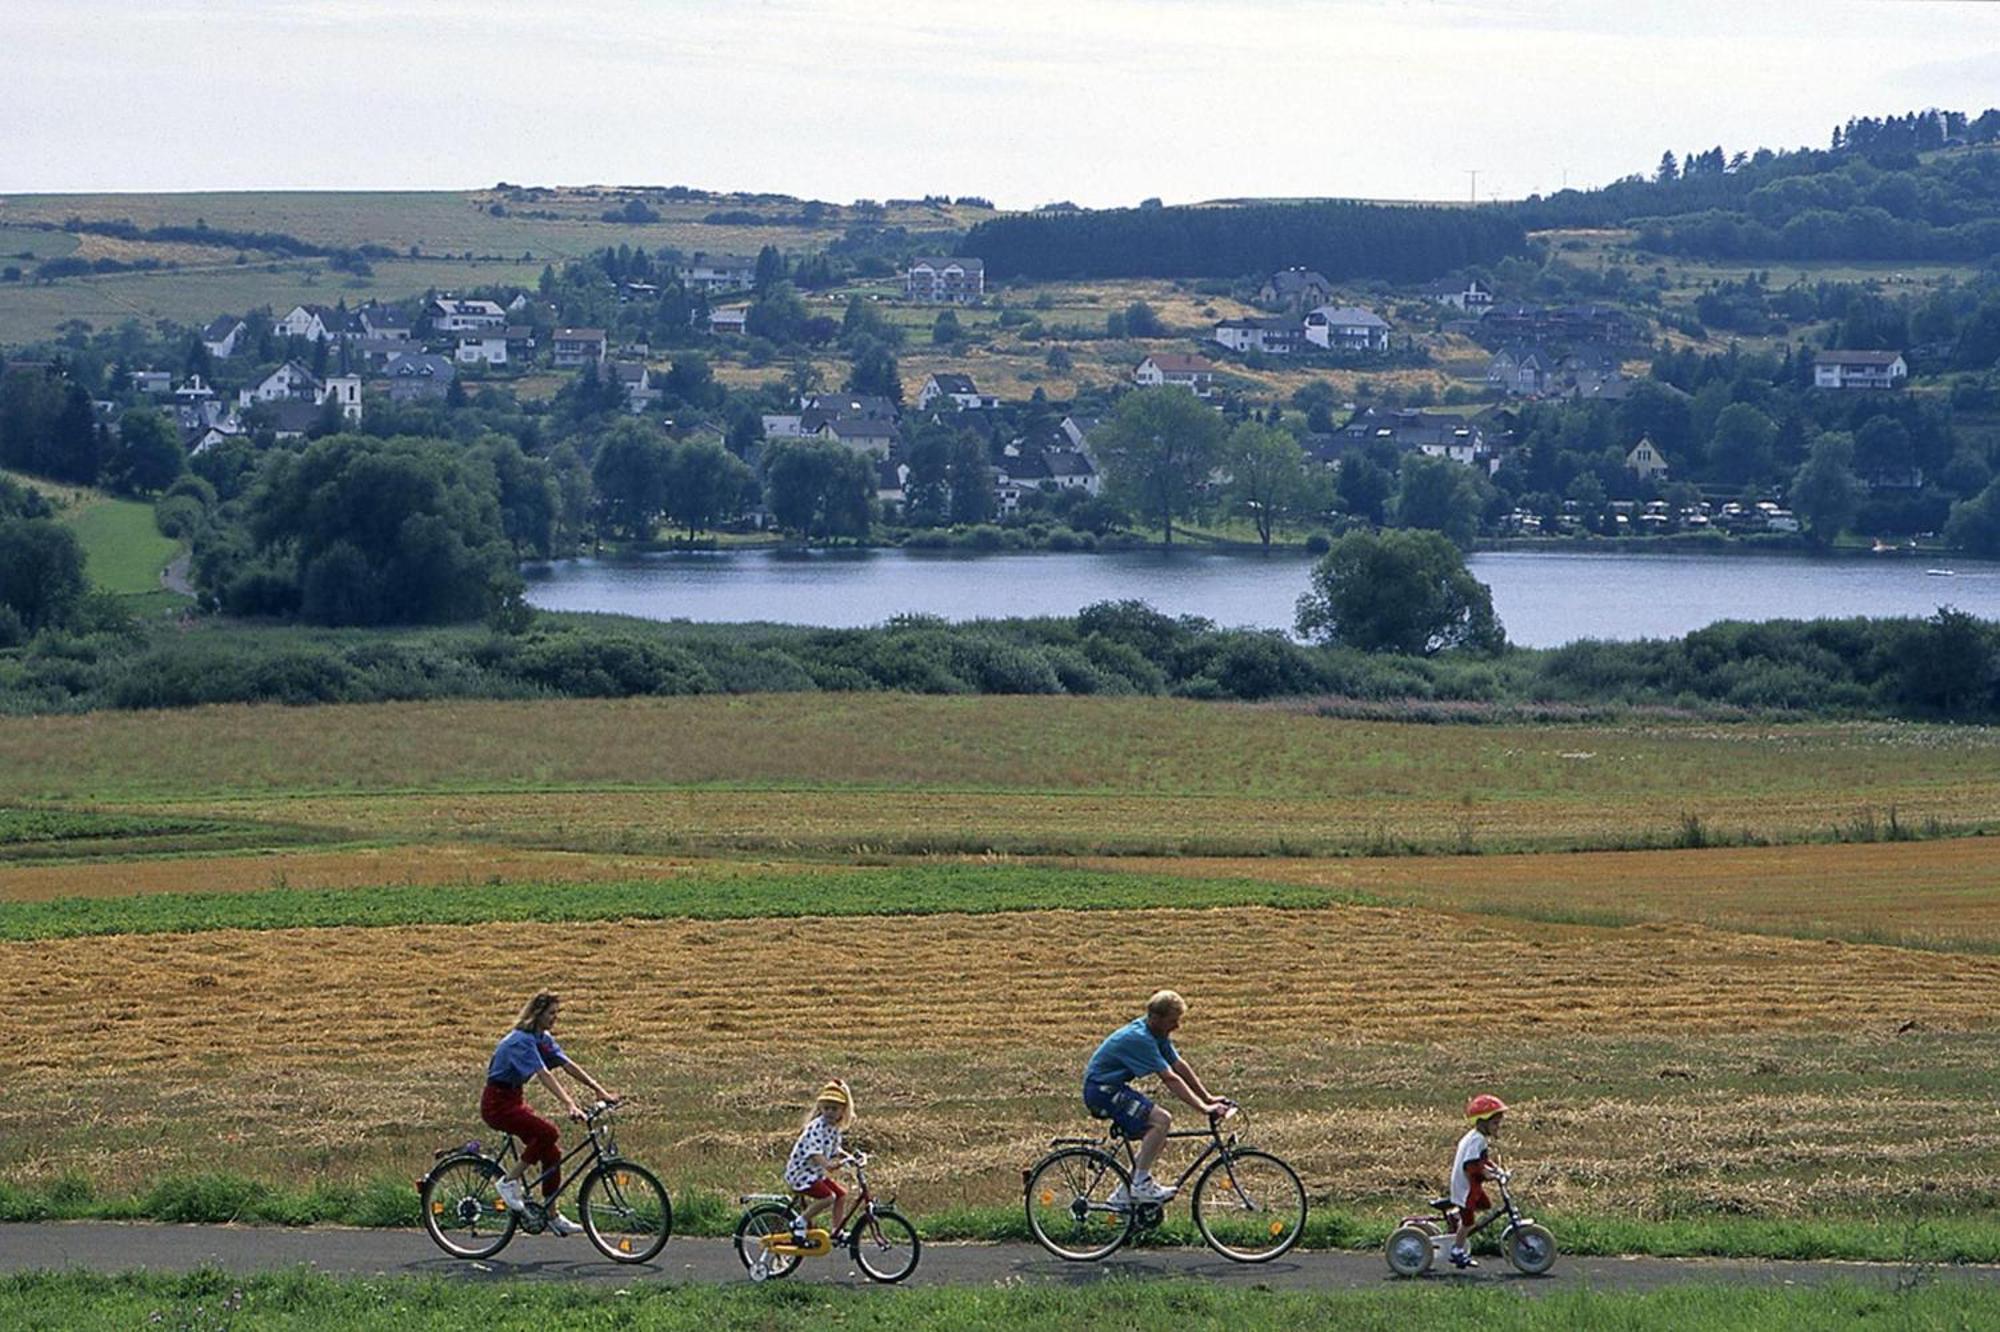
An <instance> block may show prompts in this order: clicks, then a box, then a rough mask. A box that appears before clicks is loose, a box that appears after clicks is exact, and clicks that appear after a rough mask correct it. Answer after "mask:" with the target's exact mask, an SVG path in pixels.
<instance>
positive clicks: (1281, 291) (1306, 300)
mask: <svg viewBox="0 0 2000 1332" xmlns="http://www.w3.org/2000/svg"><path fill="white" fill-rule="evenodd" d="M1332 295H1333V283H1331V282H1329V281H1327V278H1326V274H1324V273H1316V272H1314V271H1313V270H1312V269H1310V268H1284V269H1280V270H1279V271H1277V272H1275V273H1273V274H1271V276H1270V277H1269V278H1267V279H1265V282H1264V285H1263V286H1261V287H1259V288H1258V289H1257V303H1258V304H1259V305H1276V306H1283V307H1284V308H1285V309H1287V310H1310V309H1312V308H1313V307H1314V306H1318V305H1324V304H1326V302H1327V298H1328V297H1330V296H1332Z"/></svg>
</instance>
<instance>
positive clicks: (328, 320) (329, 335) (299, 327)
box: [271, 305, 360, 342]
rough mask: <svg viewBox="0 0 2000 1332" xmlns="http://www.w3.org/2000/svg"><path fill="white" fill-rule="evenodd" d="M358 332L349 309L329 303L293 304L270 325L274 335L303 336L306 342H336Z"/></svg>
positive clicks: (282, 336)
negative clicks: (341, 308)
mask: <svg viewBox="0 0 2000 1332" xmlns="http://www.w3.org/2000/svg"><path fill="white" fill-rule="evenodd" d="M359 332H360V329H359V328H358V327H357V326H356V324H355V321H354V315H353V314H352V313H351V312H350V311H347V310H337V309H335V308H333V307H332V306H329V305H295V306H293V307H292V309H291V312H290V313H289V314H287V315H286V316H285V317H284V318H283V319H280V320H279V321H278V322H277V323H275V324H273V325H272V326H271V334H272V336H274V337H280V338H304V339H305V340H306V341H307V342H338V341H340V340H341V339H342V338H346V337H349V336H352V335H355V334H358V333H359Z"/></svg>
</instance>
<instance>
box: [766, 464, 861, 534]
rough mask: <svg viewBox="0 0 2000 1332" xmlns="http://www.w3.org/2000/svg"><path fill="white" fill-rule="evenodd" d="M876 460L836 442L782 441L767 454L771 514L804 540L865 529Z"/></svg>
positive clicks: (853, 532)
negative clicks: (873, 460) (871, 459)
mask: <svg viewBox="0 0 2000 1332" xmlns="http://www.w3.org/2000/svg"><path fill="white" fill-rule="evenodd" d="M874 493H875V468H874V465H873V464H872V463H871V462H870V461H869V460H868V459H867V458H866V457H864V456H862V455H861V454H858V453H855V452H853V451H852V450H850V449H846V448H843V447H842V446H840V445H838V444H823V443H819V442H817V441H805V442H799V443H791V442H789V441H788V442H785V443H781V444H778V445H776V446H775V447H773V448H772V449H771V451H770V453H769V454H768V455H767V456H766V475H765V502H766V503H767V504H768V505H769V507H770V510H771V516H772V517H773V518H775V519H777V521H778V525H779V526H780V527H782V528H784V529H786V530H787V531H791V532H796V533H798V534H799V535H800V536H801V537H802V538H803V539H805V540H806V541H811V540H813V539H814V538H815V537H818V538H822V539H831V538H833V537H842V536H845V537H861V536H866V535H867V534H868V523H869V517H870V514H869V509H870V500H871V497H872V496H873V495H874Z"/></svg>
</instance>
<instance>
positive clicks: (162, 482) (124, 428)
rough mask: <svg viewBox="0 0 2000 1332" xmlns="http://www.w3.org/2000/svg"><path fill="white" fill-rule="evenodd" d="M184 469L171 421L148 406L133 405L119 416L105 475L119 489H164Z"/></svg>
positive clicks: (145, 491)
mask: <svg viewBox="0 0 2000 1332" xmlns="http://www.w3.org/2000/svg"><path fill="white" fill-rule="evenodd" d="M186 470H187V454H186V452H185V451H183V450H182V448H181V441H180V437H179V435H178V433H177V432H176V431H175V430H174V426H173V423H172V422H171V421H169V420H167V418H166V417H165V416H163V415H162V414H160V413H159V412H157V411H154V410H153V409H152V408H150V407H134V408H132V409H131V410H129V411H127V412H126V413H125V414H124V415H123V416H121V417H119V418H118V442H117V444H116V445H115V446H114V447H113V448H112V451H111V459H110V462H109V463H108V464H107V465H106V467H105V479H106V480H107V481H109V482H110V484H111V485H112V486H114V487H116V488H117V489H119V490H123V491H126V492H127V493H130V494H134V495H151V494H155V493H157V492H159V491H162V490H165V489H166V488H167V487H168V486H170V485H172V484H173V483H174V480H175V478H177V477H179V476H180V475H181V473H183V472H185V471H186Z"/></svg>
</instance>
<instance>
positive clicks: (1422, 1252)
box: [1382, 1225, 1437, 1277]
mask: <svg viewBox="0 0 2000 1332" xmlns="http://www.w3.org/2000/svg"><path fill="white" fill-rule="evenodd" d="M1435 1238H1436V1235H1435V1234H1434V1233H1433V1232H1432V1231H1430V1230H1428V1229H1426V1228H1425V1227H1423V1226H1420V1225H1408V1226H1398V1227H1396V1229H1395V1230H1394V1231H1392V1232H1391V1233H1390V1235H1389V1242H1388V1243H1387V1244H1385V1245H1383V1246H1382V1256H1383V1257H1384V1258H1385V1259H1387V1260H1388V1263H1389V1270H1390V1271H1391V1272H1394V1273H1395V1274H1396V1275H1397V1276H1400V1277H1419V1276H1422V1275H1423V1274H1424V1273H1426V1272H1428V1271H1430V1270H1431V1259H1432V1258H1433V1257H1435V1256H1436V1252H1437V1251H1436V1249H1435V1248H1434V1247H1433V1246H1432V1244H1431V1241H1432V1240H1433V1239H1435Z"/></svg>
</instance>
